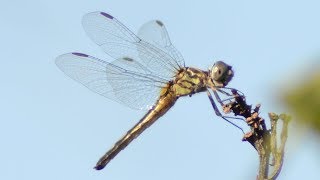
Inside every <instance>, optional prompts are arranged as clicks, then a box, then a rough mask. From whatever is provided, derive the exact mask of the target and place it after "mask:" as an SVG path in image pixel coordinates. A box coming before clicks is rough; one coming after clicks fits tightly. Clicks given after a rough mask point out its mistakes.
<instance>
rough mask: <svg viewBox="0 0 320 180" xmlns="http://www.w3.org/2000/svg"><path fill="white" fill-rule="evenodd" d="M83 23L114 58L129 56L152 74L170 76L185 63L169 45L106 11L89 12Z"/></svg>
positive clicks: (170, 77)
mask: <svg viewBox="0 0 320 180" xmlns="http://www.w3.org/2000/svg"><path fill="white" fill-rule="evenodd" d="M82 24H83V27H84V29H85V31H86V32H87V34H88V36H89V37H90V38H91V39H92V40H93V41H94V42H95V43H96V44H98V45H99V46H101V48H102V49H103V51H105V52H106V53H107V54H109V55H110V56H111V57H113V58H115V59H119V58H123V57H129V58H131V59H134V60H135V61H138V62H140V63H141V64H143V65H144V66H145V67H148V69H149V70H150V71H151V72H152V73H153V74H155V75H157V76H159V77H162V78H164V79H168V80H169V79H172V78H173V77H174V76H175V75H176V73H177V71H178V70H179V69H181V68H182V67H183V66H184V63H183V62H181V60H176V59H175V58H174V54H173V53H168V51H167V49H166V48H162V47H161V45H157V44H155V43H150V42H147V41H145V40H143V39H141V38H139V37H138V36H136V35H135V34H134V33H133V32H131V31H130V30H129V29H128V28H127V27H126V26H124V25H123V24H122V23H121V22H120V21H118V20H117V19H116V18H114V17H113V16H111V15H109V14H107V13H104V12H93V13H89V14H87V15H85V16H84V17H83V21H82Z"/></svg>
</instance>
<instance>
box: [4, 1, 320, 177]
mask: <svg viewBox="0 0 320 180" xmlns="http://www.w3.org/2000/svg"><path fill="white" fill-rule="evenodd" d="M0 4H1V5H0V22H1V26H0V37H1V38H0V40H1V43H0V48H1V54H2V58H1V61H0V63H1V71H0V80H1V82H3V85H2V87H1V88H0V89H1V90H0V91H1V93H0V96H1V103H0V109H1V115H0V116H1V126H0V127H1V130H0V136H1V139H2V141H1V142H2V144H1V151H0V152H1V155H0V159H1V163H0V169H1V173H0V179H6V180H21V179H30V180H43V179H45V180H71V179H77V180H87V179H90V180H93V179H95V180H100V179H101V180H102V179H103V180H104V179H119V180H122V179H140V180H143V179H148V180H149V179H152V180H158V179H159V180H163V179H186V180H187V179H190V180H191V179H202V180H205V179H255V175H256V172H257V168H258V167H257V166H258V157H257V155H256V154H255V151H254V149H253V148H252V147H251V146H250V145H249V144H248V143H244V142H241V138H242V134H241V133H240V132H239V131H238V130H237V129H235V128H234V127H232V126H231V125H230V124H227V123H226V122H224V121H222V120H221V119H220V118H218V117H216V116H215V115H214V113H213V110H212V108H211V105H210V103H209V101H208V99H207V97H206V95H205V93H203V94H199V95H195V96H193V97H192V98H189V97H186V98H181V99H179V101H178V103H177V104H176V105H175V107H173V108H172V109H171V110H170V111H169V112H168V113H167V114H166V115H165V116H164V117H163V118H161V119H160V120H159V121H158V122H157V123H156V124H154V125H153V126H152V127H151V128H149V129H148V130H147V131H146V132H144V133H143V134H142V135H141V136H140V137H139V138H138V139H137V140H135V141H134V142H133V143H132V144H130V145H129V146H128V148H127V149H126V150H125V151H123V152H121V153H120V154H119V155H118V156H117V157H116V158H115V159H114V160H113V161H112V162H111V163H110V164H109V165H108V166H107V167H106V168H105V169H104V170H102V171H95V170H93V167H94V165H95V163H96V161H97V160H98V159H99V158H100V156H101V155H102V154H104V153H105V151H106V150H107V149H108V148H109V147H111V146H112V145H113V143H114V142H115V141H117V140H118V138H119V137H121V136H122V135H123V134H124V133H125V132H126V131H127V130H128V129H129V128H130V127H131V126H132V125H133V124H135V123H136V122H137V121H138V120H139V119H140V117H142V116H143V113H144V112H139V111H134V110H131V109H129V108H127V107H125V106H123V105H120V104H117V103H115V102H113V101H110V100H108V99H106V98H103V97H102V96H99V95H97V94H94V93H92V92H91V91H89V90H88V89H86V88H85V87H83V86H82V85H80V84H79V83H77V82H75V81H73V80H71V79H70V78H68V77H67V76H65V75H64V74H63V73H62V72H61V71H60V70H59V69H58V68H57V67H56V65H55V63H54V59H55V58H56V57H57V56H58V55H60V54H63V53H66V52H72V51H79V52H84V53H87V54H91V55H94V56H97V57H100V58H105V59H106V60H108V61H111V60H112V59H111V58H109V57H108V56H107V55H105V54H104V53H103V52H102V51H101V50H100V49H99V47H98V46H97V45H95V44H94V43H93V42H92V41H91V40H90V39H89V38H88V37H87V36H86V35H85V32H84V30H83V28H82V26H81V18H82V16H83V15H84V14H86V13H89V12H92V11H105V12H108V13H110V14H112V15H113V16H115V17H117V18H118V19H119V20H120V21H122V22H123V23H124V24H125V25H126V26H128V27H129V28H130V29H132V30H133V31H134V32H137V30H138V29H139V27H140V25H142V24H143V23H145V22H147V21H149V20H151V19H160V20H162V21H163V22H164V23H165V25H166V26H167V29H168V31H169V34H170V37H171V40H172V41H173V43H174V44H175V46H176V47H177V49H179V50H180V52H181V53H182V54H183V56H184V58H185V61H186V65H187V66H196V67H199V68H203V69H206V68H208V67H209V66H210V65H211V64H212V63H213V62H214V61H216V60H224V61H226V62H227V63H229V64H231V65H232V66H233V67H234V69H235V73H236V74H235V78H234V79H233V81H232V82H231V83H230V84H229V86H230V87H235V88H237V89H240V90H242V91H243V92H244V93H245V94H246V95H247V96H248V102H249V103H252V104H257V103H262V114H261V115H262V116H264V117H267V116H266V114H267V112H269V111H275V112H282V111H285V107H283V106H282V105H281V103H279V102H281V101H280V100H278V99H277V98H278V96H277V92H278V91H279V90H281V89H284V88H285V86H284V84H283V83H284V82H294V81H295V80H296V77H297V76H300V75H301V74H302V75H303V74H304V73H305V72H306V71H307V70H308V68H310V67H312V64H315V63H316V62H315V61H314V60H313V59H312V58H314V57H315V56H317V55H319V50H320V35H319V32H320V24H319V18H320V11H319V7H320V3H319V2H318V1H316V0H314V1H301V2H295V1H281V2H279V1H264V2H261V1H253V0H252V1H241V2H240V1H170V0H161V1H147V0H135V1H123V0H109V1H79V0H69V1H62V0H55V1H40V0H30V1H18V0H10V1H4V2H1V3H0ZM300 79H303V78H301V77H300ZM296 126H297V125H296V124H295V123H292V124H291V129H290V132H289V142H288V148H287V149H286V152H287V155H286V157H285V164H284V166H283V171H282V173H281V174H280V178H279V179H290V180H291V179H318V178H319V171H320V164H319V162H320V159H319V156H318V150H319V145H318V144H317V143H315V141H316V138H315V137H314V136H313V135H312V134H304V135H303V136H299V137H298V136H297V135H296V134H301V133H297V127H296Z"/></svg>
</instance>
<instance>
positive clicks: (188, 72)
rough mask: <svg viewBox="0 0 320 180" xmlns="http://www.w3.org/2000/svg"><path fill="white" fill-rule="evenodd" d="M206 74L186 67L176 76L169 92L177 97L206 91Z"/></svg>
mask: <svg viewBox="0 0 320 180" xmlns="http://www.w3.org/2000/svg"><path fill="white" fill-rule="evenodd" d="M207 79H208V73H207V72H205V71H202V70H200V69H196V68H191V67H186V68H183V69H181V70H180V71H179V73H178V74H177V75H176V77H175V79H174V81H173V83H172V87H171V90H172V91H173V93H174V94H175V95H176V96H177V97H180V96H187V95H192V94H194V93H197V92H202V91H205V90H206V82H207Z"/></svg>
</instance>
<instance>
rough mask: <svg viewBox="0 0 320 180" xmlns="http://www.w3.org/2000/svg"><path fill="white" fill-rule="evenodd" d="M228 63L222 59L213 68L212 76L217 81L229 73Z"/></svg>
mask: <svg viewBox="0 0 320 180" xmlns="http://www.w3.org/2000/svg"><path fill="white" fill-rule="evenodd" d="M228 67H229V66H228V65H227V64H225V63H224V62H222V61H218V62H216V63H215V64H214V65H213V67H212V69H211V78H212V79H213V80H215V81H222V80H223V79H225V76H226V75H227V74H228V73H227V72H228V70H229V69H228Z"/></svg>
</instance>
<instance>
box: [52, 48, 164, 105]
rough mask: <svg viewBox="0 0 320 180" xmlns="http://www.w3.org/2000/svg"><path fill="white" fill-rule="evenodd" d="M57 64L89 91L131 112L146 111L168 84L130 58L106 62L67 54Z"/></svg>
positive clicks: (90, 57)
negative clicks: (119, 104) (123, 106)
mask: <svg viewBox="0 0 320 180" xmlns="http://www.w3.org/2000/svg"><path fill="white" fill-rule="evenodd" d="M56 64H57V66H58V67H59V68H60V69H61V70H62V71H63V72H64V73H65V74H66V75H68V76H70V77H71V78H72V79H74V80H76V81H78V82H80V83H81V84H83V85H84V86H86V87H87V88H89V89H90V90H92V91H94V92H96V93H98V94H100V95H102V96H105V97H107V98H109V99H112V100H115V101H117V102H119V103H122V104H125V105H127V106H129V107H131V108H133V109H149V108H150V107H151V106H152V105H154V103H155V102H156V100H157V99H158V98H159V96H160V90H161V88H162V87H165V86H166V84H167V82H168V81H167V80H166V79H162V78H160V77H158V76H156V75H155V74H153V73H152V71H150V70H149V69H148V68H147V67H145V66H144V65H142V64H141V63H139V62H137V61H136V60H134V59H132V58H129V57H123V58H119V59H117V60H115V61H113V62H112V63H108V62H106V61H104V60H101V59H98V58H95V57H93V56H89V55H86V54H82V53H68V54H63V55H61V56H59V57H57V59H56Z"/></svg>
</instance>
